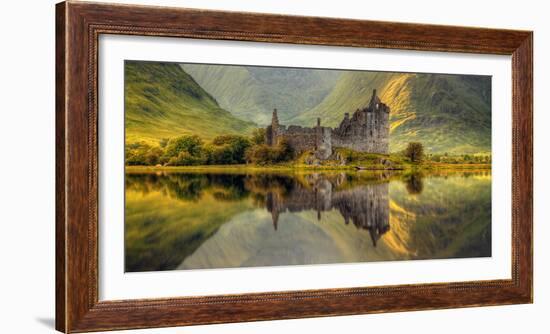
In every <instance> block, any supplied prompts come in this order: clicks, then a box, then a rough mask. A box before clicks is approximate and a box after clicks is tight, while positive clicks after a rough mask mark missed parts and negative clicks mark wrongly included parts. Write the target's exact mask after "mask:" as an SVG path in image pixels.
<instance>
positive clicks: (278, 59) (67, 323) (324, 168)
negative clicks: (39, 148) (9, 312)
mask: <svg viewBox="0 0 550 334" xmlns="http://www.w3.org/2000/svg"><path fill="white" fill-rule="evenodd" d="M56 14H57V15H56V43H57V45H56V73H57V76H56V152H57V161H56V188H57V189H56V196H57V198H56V222H57V223H56V328H57V329H58V330H59V331H63V332H85V331H99V330H118V329H130V328H150V327H166V326H182V325H194V324H210V323H222V322H239V321H256V320H269V319H288V318H301V317H319V316H335V315H350V314H365V313H380V312H396V311H408V310H428V309H440V308H441V309H442V308H451V307H472V306H487V305H504V304H519V303H531V302H532V300H533V289H532V277H533V259H532V256H533V251H532V187H533V171H532V161H533V156H532V152H533V142H532V139H533V137H532V111H533V107H532V103H533V78H532V76H533V50H532V48H533V38H532V36H533V35H532V32H530V31H516V30H499V29H484V28H471V27H451V26H437V25H421V24H409V23H394V22H376V21H358V20H345V19H333V18H317V17H298V16H282V15H270V14H253V13H238V12H220V11H203V10H196V9H181V8H167V7H146V6H132V5H130V6H129V5H114V4H99V3H85V2H72V1H68V2H63V3H60V4H58V5H57V8H56Z"/></svg>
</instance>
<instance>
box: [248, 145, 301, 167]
mask: <svg viewBox="0 0 550 334" xmlns="http://www.w3.org/2000/svg"><path fill="white" fill-rule="evenodd" d="M245 158H246V161H247V162H249V163H253V164H256V165H260V166H265V165H270V164H276V163H279V162H285V161H290V160H292V159H293V158H294V151H293V150H292V147H291V146H290V144H289V143H288V141H286V139H282V140H281V141H280V142H279V143H278V145H277V146H275V147H272V146H268V145H265V144H260V145H254V146H251V147H250V148H249V149H248V150H247V151H246V154H245Z"/></svg>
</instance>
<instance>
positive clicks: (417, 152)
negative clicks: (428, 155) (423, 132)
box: [405, 142, 424, 162]
mask: <svg viewBox="0 0 550 334" xmlns="http://www.w3.org/2000/svg"><path fill="white" fill-rule="evenodd" d="M405 156H406V157H407V158H409V160H410V161H411V162H420V161H422V158H423V157H424V146H423V145H422V143H418V142H412V143H409V145H407V148H406V149H405Z"/></svg>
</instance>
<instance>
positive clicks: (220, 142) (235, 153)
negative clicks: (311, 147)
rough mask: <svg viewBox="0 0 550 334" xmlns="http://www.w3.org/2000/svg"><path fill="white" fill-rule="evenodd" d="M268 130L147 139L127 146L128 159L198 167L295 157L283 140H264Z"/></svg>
mask: <svg viewBox="0 0 550 334" xmlns="http://www.w3.org/2000/svg"><path fill="white" fill-rule="evenodd" d="M264 136H265V130H264V129H257V130H256V131H254V132H253V133H252V135H251V136H250V137H245V136H239V135H222V136H218V137H215V138H214V139H213V140H212V141H211V142H208V143H205V142H204V141H203V140H202V139H201V138H200V137H198V136H196V135H192V136H191V135H184V136H180V137H176V138H171V139H162V140H161V141H160V142H159V145H158V146H153V145H150V144H148V143H146V142H137V143H132V144H128V145H126V151H125V159H126V164H127V165H132V166H155V165H163V166H197V165H233V164H244V163H253V164H259V165H266V164H272V163H277V162H282V161H288V160H290V159H292V158H293V152H292V148H291V147H290V145H289V144H288V143H287V142H286V141H284V140H282V141H281V143H279V145H277V146H275V147H270V146H267V145H266V144H265V142H264Z"/></svg>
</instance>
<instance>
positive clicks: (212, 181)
mask: <svg viewBox="0 0 550 334" xmlns="http://www.w3.org/2000/svg"><path fill="white" fill-rule="evenodd" d="M360 174H361V173H355V174H346V173H332V174H326V173H323V174H321V173H310V174H298V175H294V174H277V173H261V174H217V173H209V174H201V173H181V174H178V173H156V174H128V175H127V177H126V188H127V189H128V190H132V189H134V190H138V191H141V192H143V193H148V192H150V191H153V190H160V191H161V192H162V193H164V194H166V195H168V196H170V197H172V198H177V199H180V200H184V201H200V199H201V197H203V196H204V195H205V194H207V193H210V194H212V195H213V196H214V197H215V198H216V200H217V201H223V202H240V201H243V200H245V199H247V198H248V199H252V200H253V202H254V204H255V206H256V207H259V208H265V209H266V210H267V211H268V212H270V213H271V216H272V223H273V227H274V230H277V229H278V228H281V227H280V226H279V217H280V216H281V215H282V214H284V213H285V212H291V213H297V212H301V211H316V212H317V218H318V220H319V221H321V217H322V215H323V213H325V212H326V213H328V212H339V213H340V215H341V216H342V217H343V221H344V222H345V224H349V223H350V222H351V223H352V224H354V225H355V226H356V227H357V228H358V229H364V230H368V231H369V233H370V235H371V238H372V242H373V244H374V245H376V242H377V241H378V240H379V239H380V237H381V236H382V235H383V234H384V233H386V232H387V231H388V230H389V229H390V224H389V198H388V184H389V174H384V173H376V174H368V176H367V174H365V175H360ZM358 175H359V176H358Z"/></svg>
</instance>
